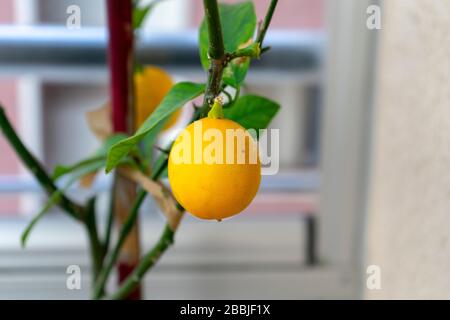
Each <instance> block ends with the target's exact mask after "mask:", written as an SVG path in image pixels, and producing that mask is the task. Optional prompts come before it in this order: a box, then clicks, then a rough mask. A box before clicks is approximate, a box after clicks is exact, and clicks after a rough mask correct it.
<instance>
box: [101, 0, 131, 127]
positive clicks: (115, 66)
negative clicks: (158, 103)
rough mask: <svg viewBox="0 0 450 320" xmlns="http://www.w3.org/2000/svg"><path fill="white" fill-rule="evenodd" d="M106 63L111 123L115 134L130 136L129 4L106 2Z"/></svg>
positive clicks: (127, 1)
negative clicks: (107, 39)
mask: <svg viewBox="0 0 450 320" xmlns="http://www.w3.org/2000/svg"><path fill="white" fill-rule="evenodd" d="M107 7H108V30H109V45H108V58H109V59H108V62H109V70H110V81H111V86H110V90H111V91H110V95H111V105H112V122H113V129H114V131H115V132H126V133H131V130H132V129H133V128H132V123H131V122H130V121H129V119H131V117H130V116H129V112H130V110H131V106H132V95H131V89H132V82H131V79H132V74H133V28H132V22H131V17H132V4H131V0H108V1H107Z"/></svg>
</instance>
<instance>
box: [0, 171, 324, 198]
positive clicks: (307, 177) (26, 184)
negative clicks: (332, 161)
mask: <svg viewBox="0 0 450 320" xmlns="http://www.w3.org/2000/svg"><path fill="white" fill-rule="evenodd" d="M63 184H64V183H63ZM109 186H110V179H108V178H107V177H100V178H99V179H97V181H96V182H95V183H94V185H93V188H94V190H95V191H97V192H100V191H106V190H108V188H109ZM318 188H319V173H318V172H317V171H316V170H298V171H292V172H289V173H288V172H281V173H278V174H277V175H273V176H264V177H263V179H262V181H261V190H262V191H285V192H291V191H304V192H313V191H317V190H318ZM41 190H42V189H41V187H40V186H39V185H38V184H37V182H36V181H35V180H33V179H32V178H20V177H17V176H5V175H3V176H0V196H1V195H4V194H7V193H20V192H40V191H41ZM71 190H78V187H72V188H71V189H69V191H71Z"/></svg>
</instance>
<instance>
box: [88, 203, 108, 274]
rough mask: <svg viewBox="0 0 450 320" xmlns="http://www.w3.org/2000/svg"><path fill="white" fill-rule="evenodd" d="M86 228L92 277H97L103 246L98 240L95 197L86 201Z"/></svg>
mask: <svg viewBox="0 0 450 320" xmlns="http://www.w3.org/2000/svg"><path fill="white" fill-rule="evenodd" d="M85 226H86V230H87V233H88V238H89V246H90V253H91V259H92V274H93V278H94V279H97V277H98V275H99V273H100V270H101V269H102V266H103V259H104V257H105V247H104V246H103V245H102V243H101V242H100V239H99V237H98V232H97V221H96V216H95V197H93V198H91V199H90V200H89V201H88V204H87V206H86V221H85Z"/></svg>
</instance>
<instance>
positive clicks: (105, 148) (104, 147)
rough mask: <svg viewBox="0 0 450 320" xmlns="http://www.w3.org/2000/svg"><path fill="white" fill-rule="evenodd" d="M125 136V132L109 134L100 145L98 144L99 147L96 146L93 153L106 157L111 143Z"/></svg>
mask: <svg viewBox="0 0 450 320" xmlns="http://www.w3.org/2000/svg"><path fill="white" fill-rule="evenodd" d="M126 138H128V136H127V135H126V134H125V133H117V134H114V135H112V136H109V137H108V138H106V139H105V141H103V143H102V145H101V146H100V148H98V150H97V151H96V153H95V154H96V155H99V156H105V157H106V156H107V155H108V151H109V149H110V148H111V147H112V146H113V145H115V144H116V143H117V142H119V141H121V140H123V139H126Z"/></svg>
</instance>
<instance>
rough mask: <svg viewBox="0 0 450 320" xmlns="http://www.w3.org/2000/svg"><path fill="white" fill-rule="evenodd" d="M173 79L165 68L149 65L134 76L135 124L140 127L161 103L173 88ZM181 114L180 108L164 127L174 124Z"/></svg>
mask: <svg viewBox="0 0 450 320" xmlns="http://www.w3.org/2000/svg"><path fill="white" fill-rule="evenodd" d="M172 85H173V81H172V78H171V77H170V75H169V74H167V73H166V72H165V71H164V70H162V69H160V68H157V67H154V66H149V67H145V68H144V69H143V70H142V72H137V73H136V74H135V76H134V90H135V100H136V110H135V125H136V128H139V127H140V126H141V125H142V123H143V122H144V121H145V120H146V119H147V118H148V117H149V116H150V114H151V113H152V112H153V111H154V110H155V109H156V107H157V106H158V105H159V104H160V103H161V101H162V99H163V98H164V96H165V95H166V94H167V93H168V92H169V90H170V88H172ZM179 115H180V110H178V111H177V112H175V113H174V114H173V115H172V116H171V117H170V119H169V120H168V121H167V122H166V124H165V126H164V129H168V128H170V127H171V126H173V125H174V124H175V123H176V122H177V119H178V117H179Z"/></svg>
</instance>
